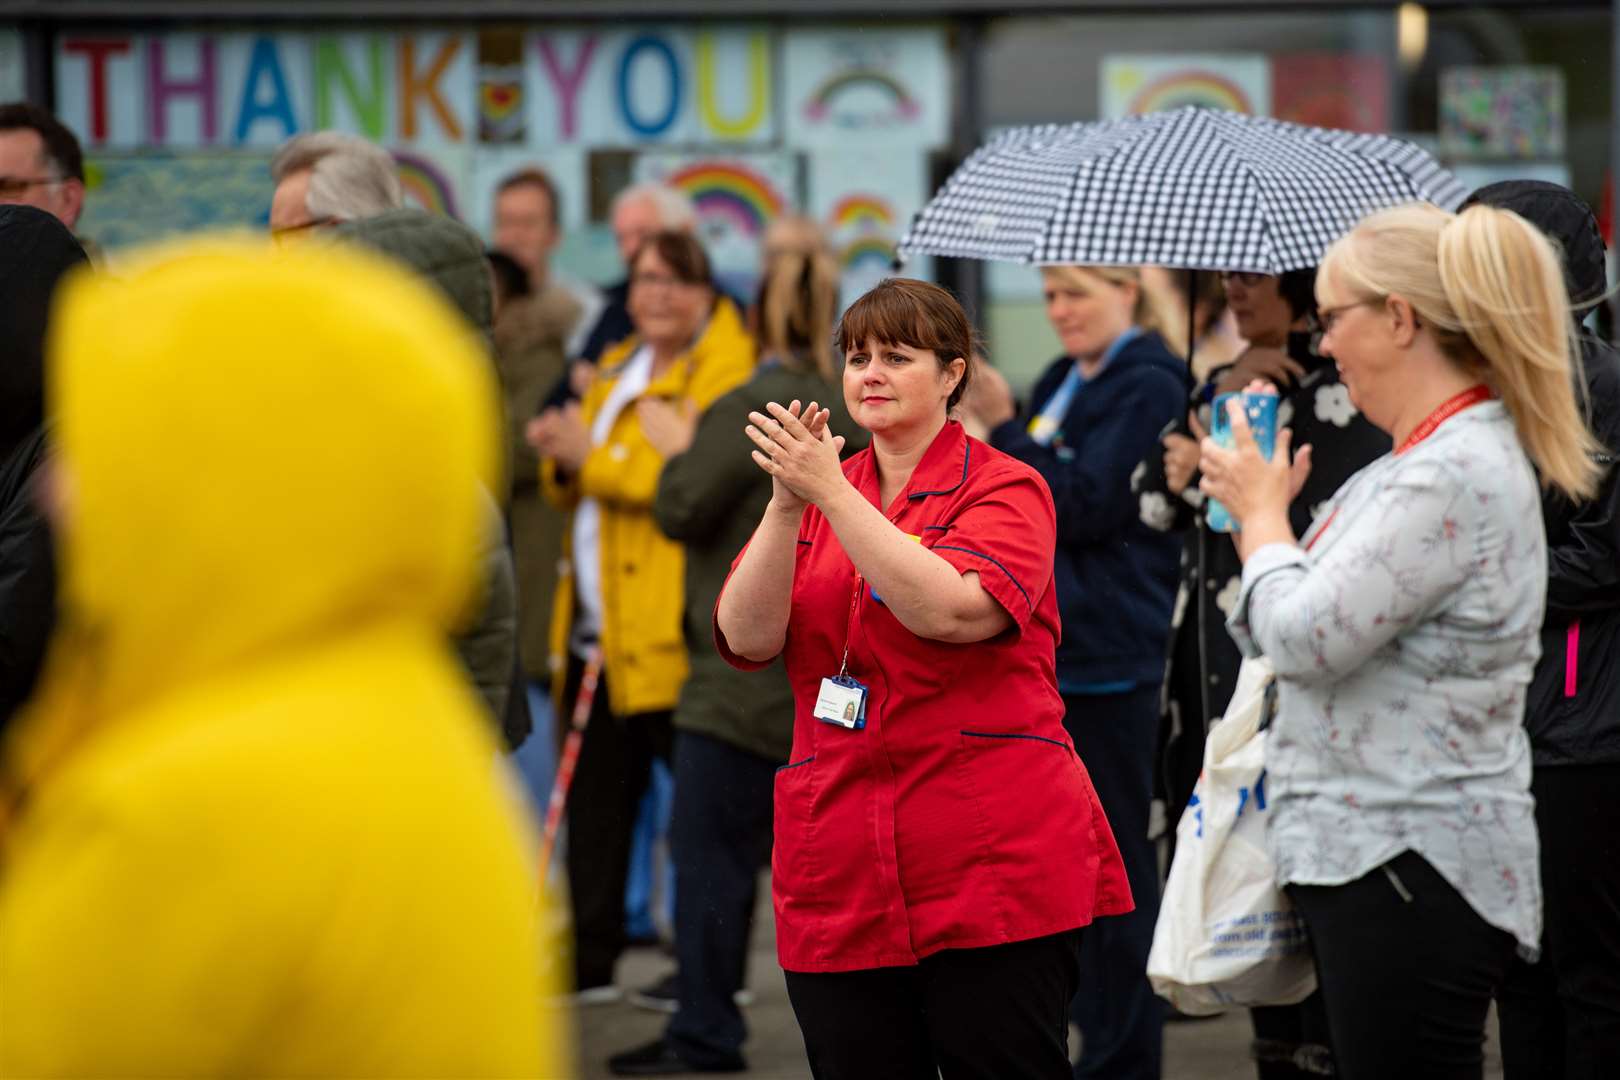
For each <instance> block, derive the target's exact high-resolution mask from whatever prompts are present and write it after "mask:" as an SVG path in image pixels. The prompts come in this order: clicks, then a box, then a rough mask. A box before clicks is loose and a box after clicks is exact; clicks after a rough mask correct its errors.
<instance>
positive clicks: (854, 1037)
mask: <svg viewBox="0 0 1620 1080" xmlns="http://www.w3.org/2000/svg"><path fill="white" fill-rule="evenodd" d="M1090 932H1091V931H1090V930H1089V929H1088V930H1087V931H1086V933H1090ZM1080 940H1081V932H1080V931H1079V930H1069V931H1066V932H1064V933H1061V934H1053V935H1051V936H1049V937H1043V938H1034V939H1032V940H1029V941H1015V942H1013V943H1012V944H1009V945H992V946H990V947H989V948H985V949H946V950H945V951H943V952H938V953H935V954H934V955H933V956H930V957H928V958H926V959H925V960H923V961H922V963H920V964H918V965H917V966H916V967H897V968H875V969H871V970H867V971H840V972H833V973H821V974H804V973H802V972H796V971H789V972H787V988H788V998H789V1000H791V1001H792V1002H793V1014H794V1016H796V1017H797V1018H798V1021H799V1030H800V1031H802V1032H803V1033H804V1049H805V1053H806V1054H808V1055H809V1057H810V1073H811V1075H813V1076H814V1077H815V1078H816V1080H876V1078H878V1077H881V1078H883V1080H938V1078H940V1077H943V1080H1069V1018H1068V1006H1069V999H1070V998H1072V997H1073V996H1074V988H1075V979H1076V977H1077V971H1078V969H1079V956H1080Z"/></svg>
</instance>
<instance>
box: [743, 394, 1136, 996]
mask: <svg viewBox="0 0 1620 1080" xmlns="http://www.w3.org/2000/svg"><path fill="white" fill-rule="evenodd" d="M844 475H845V476H847V477H848V478H849V480H850V482H851V483H852V484H853V485H854V486H855V487H856V489H857V490H859V491H860V492H861V494H863V495H864V496H866V498H867V499H868V500H869V501H870V502H871V503H872V504H873V505H874V506H875V505H877V503H878V498H879V495H878V477H877V470H876V466H875V463H874V461H873V458H872V454H871V451H870V450H866V451H862V452H861V453H859V454H856V455H855V456H854V457H852V458H850V459H849V461H847V462H846V463H845V464H844ZM888 517H889V520H890V521H892V522H893V523H894V524H895V525H896V526H898V527H899V528H900V529H901V531H903V532H905V533H907V534H909V535H911V536H912V537H913V538H914V539H916V540H917V541H918V542H920V543H922V544H923V545H924V546H926V547H928V548H930V549H931V550H933V551H934V552H936V553H938V554H939V555H940V556H941V557H942V558H944V559H945V560H946V561H948V562H949V563H951V565H953V566H955V567H956V568H957V569H959V570H961V571H968V570H973V571H977V572H978V574H979V579H980V581H981V582H982V583H983V585H984V588H985V589H986V591H988V592H989V593H990V595H991V596H993V597H994V598H995V599H996V602H997V603H999V604H1000V605H1001V606H1002V607H1003V608H1005V609H1006V611H1007V613H1008V614H1009V615H1010V616H1011V617H1012V621H1013V625H1012V626H1011V627H1010V628H1009V629H1007V630H1005V631H1003V632H1002V633H1000V634H998V635H997V636H996V637H994V638H991V639H989V640H987V641H981V642H976V643H973V644H970V645H953V644H948V643H946V642H941V641H931V640H928V639H925V638H920V637H917V636H916V635H915V634H913V633H911V631H909V630H907V629H906V628H905V627H904V626H902V625H901V624H900V621H899V620H898V619H896V618H895V617H894V616H893V615H892V614H890V612H889V610H888V608H886V607H885V606H884V605H883V602H882V599H881V598H880V597H877V596H874V595H873V593H872V590H871V589H870V588H869V587H868V586H867V585H865V583H864V582H859V581H858V579H857V575H856V572H855V567H854V565H853V564H852V563H851V562H850V560H849V557H848V556H847V555H846V554H845V553H844V549H843V547H842V545H840V544H839V542H838V537H837V536H836V535H835V534H834V533H833V530H832V526H831V525H829V524H828V522H827V519H826V518H825V517H823V516H822V514H821V512H820V511H819V510H817V509H816V508H815V507H810V508H809V509H808V510H807V511H806V512H805V515H804V520H803V523H802V525H801V527H800V530H799V541H798V555H797V558H798V565H797V569H796V570H795V572H794V579H793V599H792V605H793V607H792V613H791V616H790V618H789V621H788V632H787V641H786V644H785V646H784V648H783V658H784V661H785V663H786V666H787V672H788V677H789V679H790V680H791V681H792V684H793V693H794V700H795V703H796V704H795V715H794V721H793V754H792V757H791V758H790V759H789V761H788V764H787V765H785V766H783V767H782V768H781V769H779V770H777V774H776V797H775V810H776V823H775V828H776V844H775V848H774V850H773V852H772V855H771V872H772V893H773V897H772V898H773V901H774V904H775V909H776V940H777V952H778V957H779V959H780V961H781V964H782V967H783V968H785V969H786V970H789V971H799V972H822V971H853V970H860V969H864V968H876V967H895V966H900V965H909V964H915V963H917V961H918V960H920V959H922V958H923V957H926V956H928V955H930V954H931V953H935V952H938V951H939V950H941V949H969V948H977V947H981V946H986V945H999V944H1004V943H1007V942H1013V941H1023V940H1027V939H1030V938H1036V937H1042V936H1045V935H1047V934H1055V933H1059V932H1061V931H1064V930H1070V929H1073V928H1075V927H1077V926H1084V925H1085V924H1087V923H1089V922H1090V921H1091V920H1092V919H1093V918H1095V917H1096V916H1099V915H1116V914H1120V913H1123V912H1126V911H1130V910H1131V907H1132V901H1131V894H1130V887H1129V886H1128V885H1127V883H1126V879H1125V868H1124V865H1123V864H1122V863H1121V861H1120V857H1119V850H1118V848H1117V847H1115V845H1114V837H1113V833H1112V831H1111V830H1110V829H1109V827H1108V821H1107V819H1106V818H1105V817H1104V816H1103V811H1102V806H1101V805H1100V804H1099V803H1098V801H1097V795H1096V793H1095V792H1094V791H1093V790H1092V786H1091V779H1090V777H1088V776H1087V775H1086V770H1085V766H1084V765H1082V764H1081V763H1080V758H1079V755H1077V754H1076V753H1075V750H1074V744H1073V743H1072V742H1071V741H1070V739H1069V736H1068V734H1067V733H1066V732H1065V731H1064V729H1063V724H1062V719H1063V702H1062V699H1061V698H1060V697H1059V695H1058V690H1057V676H1056V671H1055V660H1054V652H1055V650H1056V647H1057V638H1058V626H1059V622H1058V606H1057V590H1056V587H1055V585H1054V584H1053V580H1052V573H1053V571H1052V555H1053V547H1054V545H1055V543H1056V515H1055V513H1054V510H1053V507H1052V496H1051V492H1050V491H1048V489H1047V487H1046V483H1045V481H1043V480H1042V479H1041V477H1040V475H1039V474H1038V473H1036V472H1035V470H1034V469H1031V468H1030V467H1029V466H1027V465H1025V464H1023V463H1022V462H1020V461H1017V460H1016V459H1014V458H1011V457H1009V456H1007V455H1006V454H1003V453H1001V452H1000V451H998V450H995V449H993V448H991V447H990V446H988V445H986V444H985V443H982V442H980V441H979V440H977V439H972V438H969V437H968V436H967V435H966V434H965V433H964V432H963V430H962V426H961V425H960V424H958V423H955V422H950V423H947V424H946V425H945V427H944V429H943V430H942V431H941V432H940V433H939V435H938V436H937V437H936V438H935V439H934V442H933V443H932V445H930V447H929V448H928V451H927V452H926V453H925V454H924V456H923V459H922V461H921V462H919V463H918V465H917V468H916V470H915V471H914V472H913V473H912V476H911V480H910V482H909V483H908V484H907V486H906V488H905V490H904V491H903V492H901V494H900V496H899V497H898V498H896V499H895V501H894V503H893V504H892V505H891V506H890V507H889V511H888ZM739 558H740V556H739ZM733 569H735V566H734V567H733ZM857 587H858V588H859V590H860V591H859V593H857V592H856V589H857ZM715 640H716V643H717V644H718V646H719V648H720V651H721V653H722V654H723V655H724V656H725V658H726V659H727V661H729V662H730V663H732V664H733V665H735V666H737V667H742V668H754V667H759V666H763V665H758V664H753V663H750V662H749V661H747V660H744V659H743V658H741V657H739V656H737V655H736V654H735V653H733V652H731V650H730V649H728V648H727V647H726V643H725V639H724V637H723V636H722V635H721V634H720V633H719V629H718V627H716V631H715ZM846 641H847V642H848V646H849V673H850V674H851V675H853V676H854V677H855V678H857V679H859V680H860V681H861V682H863V683H865V684H866V686H867V687H868V698H867V707H866V727H865V728H863V729H861V730H850V729H847V728H843V727H839V726H836V725H833V724H828V723H825V722H823V721H820V720H816V719H815V718H814V717H812V715H811V712H812V710H813V709H814V707H815V702H816V697H817V693H818V690H819V688H820V685H821V680H822V678H823V677H825V676H831V675H836V674H838V668H839V661H840V659H841V658H842V657H843V654H844V647H845V643H846Z"/></svg>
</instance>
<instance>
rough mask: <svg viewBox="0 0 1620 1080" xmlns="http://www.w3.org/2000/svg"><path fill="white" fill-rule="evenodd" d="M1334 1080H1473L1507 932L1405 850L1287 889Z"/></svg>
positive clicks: (1506, 953)
mask: <svg viewBox="0 0 1620 1080" xmlns="http://www.w3.org/2000/svg"><path fill="white" fill-rule="evenodd" d="M1288 895H1289V896H1290V897H1291V898H1292V899H1293V901H1294V905H1295V907H1296V908H1298V910H1299V912H1300V914H1301V915H1303V916H1304V918H1305V924H1306V926H1307V927H1308V928H1309V930H1310V934H1311V948H1312V950H1313V952H1314V953H1315V956H1316V974H1317V979H1318V981H1319V982H1320V983H1321V993H1322V1002H1323V1004H1324V1005H1325V1006H1326V1008H1327V1018H1328V1029H1329V1031H1330V1032H1331V1036H1332V1040H1333V1057H1334V1062H1335V1064H1336V1066H1337V1069H1338V1075H1339V1077H1340V1078H1341V1080H1402V1078H1405V1077H1411V1078H1413V1080H1420V1078H1421V1080H1480V1078H1481V1077H1482V1076H1483V1075H1484V1069H1485V1017H1486V1014H1487V1013H1488V1012H1489V1010H1490V1004H1491V997H1492V995H1493V994H1495V993H1496V992H1497V990H1498V989H1499V988H1500V987H1501V985H1502V980H1503V979H1504V978H1505V977H1506V973H1507V966H1508V960H1509V959H1510V958H1511V957H1512V955H1513V951H1514V942H1513V937H1512V935H1510V934H1508V933H1506V932H1504V931H1502V930H1498V929H1497V928H1496V927H1494V926H1492V925H1490V924H1489V923H1487V922H1486V921H1485V920H1484V919H1482V918H1480V917H1479V915H1478V913H1476V912H1475V911H1474V909H1473V908H1472V907H1470V906H1469V904H1468V902H1467V901H1466V900H1464V899H1463V897H1462V894H1461V893H1459V892H1457V890H1456V889H1454V888H1452V887H1451V884H1450V883H1449V882H1447V881H1446V879H1445V878H1443V877H1441V876H1440V874H1439V872H1438V871H1436V870H1435V869H1434V867H1432V866H1430V865H1429V863H1428V861H1427V860H1426V859H1424V858H1423V857H1422V856H1420V855H1417V854H1415V853H1414V852H1411V851H1407V852H1403V853H1402V854H1400V855H1397V856H1396V857H1395V858H1393V859H1391V860H1390V861H1389V862H1387V863H1385V864H1384V865H1383V866H1380V867H1378V868H1377V869H1375V870H1373V871H1372V872H1371V873H1369V874H1366V875H1364V876H1363V877H1360V878H1357V879H1356V880H1355V881H1352V882H1349V883H1348V884H1344V885H1290V886H1288Z"/></svg>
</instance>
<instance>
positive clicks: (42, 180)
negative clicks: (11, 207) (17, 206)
mask: <svg viewBox="0 0 1620 1080" xmlns="http://www.w3.org/2000/svg"><path fill="white" fill-rule="evenodd" d="M61 182H62V178H61V177H60V176H0V199H9V198H13V197H15V196H17V195H21V194H22V193H23V192H25V191H27V190H28V189H29V188H31V187H35V186H36V185H39V184H60V183H61Z"/></svg>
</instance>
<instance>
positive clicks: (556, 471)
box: [528, 232, 754, 1004]
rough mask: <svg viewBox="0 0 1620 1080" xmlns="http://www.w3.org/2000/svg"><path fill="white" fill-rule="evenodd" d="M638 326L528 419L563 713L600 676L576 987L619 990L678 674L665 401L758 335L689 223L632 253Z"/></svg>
mask: <svg viewBox="0 0 1620 1080" xmlns="http://www.w3.org/2000/svg"><path fill="white" fill-rule="evenodd" d="M630 267H631V276H630V294H629V303H630V314H631V316H632V317H633V318H634V320H635V327H636V331H635V333H634V334H633V335H632V336H631V337H630V338H629V339H627V340H626V341H624V342H622V343H621V344H620V345H619V346H618V347H617V348H615V349H612V350H610V351H609V352H608V353H607V354H606V355H604V356H603V357H602V365H601V374H600V376H599V377H598V378H597V379H596V380H595V381H594V382H592V383H591V385H590V388H589V390H588V392H587V393H586V395H585V400H584V402H583V404H579V403H573V402H570V403H569V404H568V405H567V406H565V407H564V408H561V409H551V410H548V411H547V412H545V413H543V414H541V416H540V417H539V418H537V419H536V420H534V421H532V422H531V423H530V424H529V427H528V438H529V441H530V443H531V445H533V446H534V447H535V449H536V450H537V451H538V453H539V455H540V458H541V462H542V483H543V486H544V490H545V492H546V495H547V497H548V498H549V499H551V500H552V501H553V502H554V503H555V504H556V505H557V506H558V507H560V508H562V509H563V510H564V511H566V512H567V513H568V526H567V528H568V532H567V536H566V538H565V545H564V552H563V557H564V559H565V560H566V566H567V571H566V572H565V573H564V574H563V575H561V577H560V578H559V580H558V583H557V595H556V605H555V612H554V617H553V622H552V638H551V650H552V655H553V657H554V660H553V661H552V665H553V670H556V671H558V672H561V673H564V677H563V678H561V679H559V680H558V681H557V682H556V683H554V684H553V690H554V693H555V695H556V696H555V697H554V704H555V705H556V707H557V715H558V716H571V715H572V711H573V708H574V699H575V698H576V697H577V696H578V694H579V687H580V682H581V677H582V675H583V673H584V671H585V668H586V664H587V662H588V658H589V657H590V656H591V655H592V654H593V653H595V654H598V655H599V656H600V658H601V684H600V685H599V686H598V687H597V690H596V696H595V698H594V699H593V701H592V705H591V714H590V722H589V725H588V726H587V728H586V730H585V736H584V744H583V747H582V749H581V751H580V756H579V763H578V766H577V768H576V771H575V773H574V782H573V788H572V790H571V791H570V793H569V800H568V885H569V893H570V895H571V897H572V899H573V911H574V934H575V956H574V963H575V990H576V991H577V994H578V1001H579V1002H580V1003H581V1004H593V1003H598V1002H606V1001H613V1000H617V998H618V997H619V996H620V995H619V991H618V989H617V987H615V986H614V982H613V976H614V968H615V966H616V965H617V963H618V958H619V954H620V952H621V951H622V949H623V947H624V939H625V926H624V896H625V884H626V880H627V876H628V871H629V863H630V849H631V836H632V827H633V826H634V824H635V816H636V810H637V806H638V804H639V803H640V801H641V797H642V794H643V792H644V791H645V790H646V788H647V783H648V776H649V773H650V771H651V768H652V763H653V761H654V760H655V759H661V760H663V761H665V762H668V761H669V759H670V748H671V742H672V738H673V734H674V729H673V727H672V726H671V713H672V711H673V710H674V708H675V704H676V701H677V700H678V698H679V696H680V691H681V685H682V683H684V682H685V681H686V676H687V671H688V667H687V657H686V643H685V639H684V637H683V635H682V632H681V623H682V619H683V615H684V611H685V605H684V599H683V588H682V582H683V580H684V576H685V554H684V552H683V551H682V548H681V546H680V544H678V543H676V542H675V541H674V540H671V539H669V538H668V537H667V536H665V535H664V534H663V533H662V532H660V531H659V529H658V526H657V523H656V522H655V521H654V519H653V500H654V497H655V496H656V494H657V491H658V477H659V474H660V473H661V472H662V470H663V468H664V462H665V460H666V459H667V458H668V457H669V456H671V455H672V454H673V453H675V452H676V450H677V449H678V448H679V447H678V444H677V443H675V442H669V441H665V439H664V438H662V436H663V435H664V434H666V428H667V427H668V423H667V422H668V421H669V420H670V419H671V417H670V413H671V412H673V413H674V414H676V416H675V419H677V420H679V421H680V422H681V423H682V424H683V425H684V424H688V423H690V420H689V418H690V417H691V416H692V415H694V414H696V413H698V412H700V411H701V410H703V409H705V408H707V407H708V406H709V405H710V404H711V403H713V402H714V400H715V399H716V398H718V397H719V396H720V395H722V394H724V393H725V392H727V391H728V390H731V389H733V388H734V387H736V386H738V385H739V384H741V383H742V382H743V381H744V380H746V379H747V378H748V375H749V373H750V372H751V371H752V370H753V366H754V343H753V341H752V340H750V339H749V337H748V335H747V334H746V333H745V332H744V330H743V327H742V318H741V316H740V315H739V314H738V312H737V308H736V305H735V304H733V303H732V302H731V301H730V300H728V299H726V298H725V297H723V296H719V295H718V294H717V293H716V292H715V289H714V280H713V276H712V274H711V272H710V268H709V257H708V255H707V254H706V253H705V252H704V250H703V247H702V245H700V244H699V243H698V242H697V240H696V239H695V238H694V237H693V236H692V235H691V234H690V233H687V232H658V233H653V234H652V235H651V236H649V237H648V238H647V239H646V240H644V241H643V242H642V245H641V248H640V250H639V251H637V252H636V253H635V254H634V255H633V257H632V258H631V261H630Z"/></svg>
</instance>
